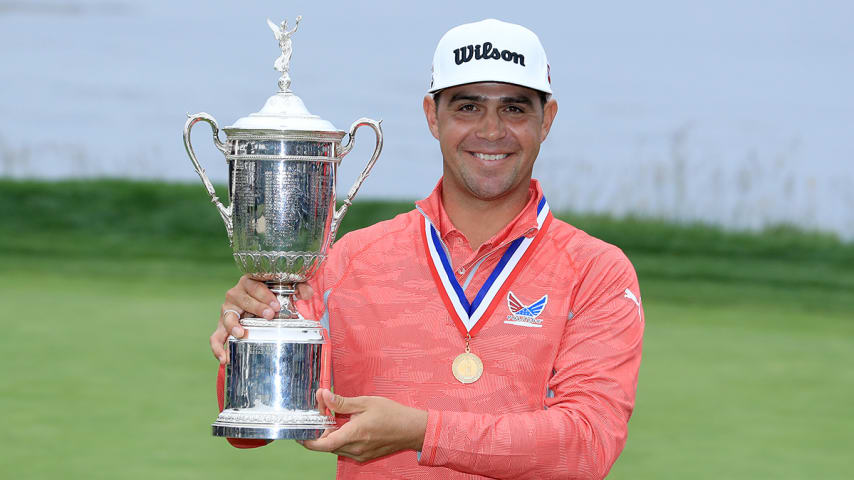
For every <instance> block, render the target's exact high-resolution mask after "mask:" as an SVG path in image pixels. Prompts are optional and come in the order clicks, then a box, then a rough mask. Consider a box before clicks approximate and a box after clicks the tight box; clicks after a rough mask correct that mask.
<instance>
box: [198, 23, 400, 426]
mask: <svg viewBox="0 0 854 480" xmlns="http://www.w3.org/2000/svg"><path fill="white" fill-rule="evenodd" d="M300 20H301V17H297V19H296V24H295V25H294V27H293V29H292V30H290V31H288V27H287V21H284V22H282V24H281V25H276V24H275V23H273V22H271V21H270V20H267V23H268V24H269V25H270V27H271V28H272V29H273V33H274V34H275V36H276V39H277V40H278V42H279V46H280V48H281V50H282V54H281V56H280V57H279V58H278V59H277V60H276V61H275V63H274V67H275V69H276V70H278V71H279V72H281V77H280V78H279V81H278V86H279V91H278V93H276V94H275V95H273V96H272V97H270V98H269V99H267V102H266V104H264V107H263V108H262V109H261V111H260V112H257V113H253V114H251V115H249V116H247V117H243V118H241V119H239V120H237V122H235V123H234V125H232V126H230V127H225V128H224V129H223V130H225V133H226V137H227V138H226V141H224V142H223V141H221V140H220V139H219V125H218V124H217V122H216V120H214V118H213V117H212V116H210V115H208V114H207V113H197V114H195V115H188V116H189V119H188V120H187V123H186V124H185V125H184V146H185V147H186V148H187V154H188V155H189V156H190V160H191V161H192V162H193V166H194V167H195V169H196V172H197V173H198V174H199V177H200V178H201V179H202V183H204V185H205V188H206V189H207V191H208V194H209V195H210V198H211V202H212V203H213V204H214V205H215V206H216V208H217V210H218V211H219V214H220V216H222V219H223V221H224V222H225V228H226V231H227V232H228V237H229V240H230V242H231V246H232V249H233V251H234V260H235V261H236V262H237V266H238V267H239V268H240V270H241V271H242V272H243V273H245V274H247V275H249V276H250V277H251V278H253V279H255V280H258V281H263V282H265V283H266V284H267V285H268V286H269V288H270V290H272V291H273V293H274V294H275V295H276V296H277V298H278V300H279V304H280V305H281V306H282V308H281V310H280V311H279V312H278V314H277V315H276V318H274V319H273V320H266V319H263V318H242V319H241V320H240V324H241V325H243V327H244V328H245V329H246V331H247V334H246V336H245V338H243V339H236V338H234V337H229V339H228V347H227V348H228V354H229V359H230V360H229V363H228V365H227V366H226V378H225V392H224V393H225V405H224V409H223V411H222V412H221V413H220V414H219V416H218V417H217V419H216V422H214V424H213V434H214V435H215V436H220V437H233V438H265V439H281V438H292V439H310V438H317V437H318V436H320V434H321V433H322V432H323V430H324V429H325V428H327V427H329V426H331V425H333V424H334V421H333V418H332V417H330V416H327V415H324V414H322V413H321V412H319V411H318V410H317V401H316V399H315V392H316V391H317V389H318V387H319V386H320V385H321V377H322V376H323V375H325V374H327V373H328V371H329V369H330V365H329V364H328V361H327V360H325V358H329V354H328V348H329V345H326V347H324V346H323V345H324V344H326V343H327V340H326V335H325V334H324V329H323V327H322V326H321V324H320V322H318V321H317V320H315V319H308V318H304V317H303V316H302V315H300V314H299V312H297V310H296V309H295V308H294V306H293V301H292V298H291V297H292V295H293V294H294V292H295V290H294V286H295V284H296V283H299V282H305V281H306V280H308V279H309V278H311V276H312V275H313V274H314V273H315V271H316V270H317V268H318V266H319V265H320V264H321V262H323V260H324V259H325V258H326V252H327V249H328V248H329V246H330V245H331V244H332V241H333V240H334V238H335V233H336V232H337V230H338V227H339V226H340V224H341V219H342V218H343V217H344V214H345V213H347V209H348V208H349V207H350V204H351V202H352V201H353V197H355V196H356V192H358V190H359V187H360V186H361V185H362V182H364V180H365V178H367V176H368V173H369V172H370V171H371V168H372V167H373V166H374V163H375V162H376V161H377V157H378V156H379V154H380V151H381V150H382V145H383V136H382V130H381V128H380V122H377V121H374V120H371V119H368V118H361V119H359V120H356V122H354V123H353V125H352V126H351V127H350V130H349V132H344V131H341V130H338V129H336V128H335V127H334V126H333V125H332V124H331V123H329V122H328V121H326V120H323V119H321V118H320V117H318V116H316V115H312V114H310V113H309V112H308V110H307V109H306V108H305V105H304V104H303V102H302V100H301V99H300V98H299V97H298V96H296V95H294V94H293V92H291V90H290V75H289V63H290V57H291V54H292V52H293V49H292V42H291V36H292V35H293V34H294V32H296V30H297V27H298V25H299V22H300ZM199 121H203V122H207V123H208V124H210V126H211V129H212V130H213V141H214V144H215V145H216V148H217V149H219V150H220V151H221V152H222V153H223V154H225V158H226V161H227V163H228V179H229V190H228V192H229V201H230V202H229V205H228V206H227V207H226V206H224V205H223V204H222V203H221V202H220V201H219V199H218V198H217V196H216V192H215V191H214V188H213V186H212V185H211V182H210V180H208V177H207V175H206V174H205V170H204V169H203V168H202V167H201V165H199V161H198V160H197V159H196V155H195V153H194V152H193V146H192V145H191V143H190V130H191V129H192V128H193V126H194V125H195V124H196V123H198V122H199ZM365 125H367V126H369V127H371V128H372V129H373V130H374V132H375V133H376V137H377V143H376V148H375V149H374V153H373V155H371V159H370V160H369V161H368V164H367V165H366V166H365V169H364V171H362V174H361V175H359V177H358V178H357V179H356V183H355V184H354V185H353V187H352V188H351V189H350V192H349V193H348V194H347V198H346V199H345V200H344V202H343V204H342V205H341V206H340V208H338V209H336V208H335V204H336V194H335V179H336V171H337V169H338V164H339V163H340V162H341V159H342V158H343V157H344V156H345V155H347V153H349V152H350V150H351V149H352V148H353V142H354V140H355V137H354V135H355V133H356V130H357V129H358V128H359V127H361V126H365ZM345 134H347V135H348V142H347V144H346V145H342V144H341V140H342V139H343V138H344V135H345ZM324 349H325V353H324V355H321V352H322V351H324ZM326 378H328V377H326Z"/></svg>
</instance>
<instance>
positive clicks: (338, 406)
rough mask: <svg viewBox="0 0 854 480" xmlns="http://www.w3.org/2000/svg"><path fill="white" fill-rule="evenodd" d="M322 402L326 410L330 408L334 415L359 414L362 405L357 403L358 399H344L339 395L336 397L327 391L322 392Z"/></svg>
mask: <svg viewBox="0 0 854 480" xmlns="http://www.w3.org/2000/svg"><path fill="white" fill-rule="evenodd" d="M322 392H323V393H322V395H323V402H324V403H325V404H326V406H327V407H328V408H331V409H332V410H333V411H335V413H345V414H349V413H359V412H361V411H362V410H364V409H363V408H362V405H361V403H362V402H360V401H359V398H358V397H356V398H353V397H350V398H348V397H344V396H341V395H336V394H334V393H332V392H330V391H329V390H325V389H324V390H322Z"/></svg>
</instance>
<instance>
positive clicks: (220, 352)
mask: <svg viewBox="0 0 854 480" xmlns="http://www.w3.org/2000/svg"><path fill="white" fill-rule="evenodd" d="M226 339H228V333H227V332H226V331H225V327H223V326H222V323H220V324H219V325H218V326H217V327H216V330H214V332H213V334H211V352H213V354H214V357H216V358H217V360H219V363H220V365H224V364H225V363H226V362H228V354H227V353H226V351H225V349H224V348H223V347H222V345H223V344H224V343H225V341H226Z"/></svg>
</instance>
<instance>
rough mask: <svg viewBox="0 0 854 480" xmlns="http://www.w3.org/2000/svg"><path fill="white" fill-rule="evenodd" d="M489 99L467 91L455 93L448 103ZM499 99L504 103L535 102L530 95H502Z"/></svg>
mask: <svg viewBox="0 0 854 480" xmlns="http://www.w3.org/2000/svg"><path fill="white" fill-rule="evenodd" d="M487 99H488V97H485V96H483V95H471V94H466V93H455V94H454V95H453V96H452V97H451V99H450V100H448V103H454V102H457V101H460V100H464V101H469V102H479V103H483V102H486V100H487ZM498 101H499V102H501V103H502V104H507V103H518V104H522V105H533V102H532V101H531V99H530V98H529V97H501V98H499V99H498Z"/></svg>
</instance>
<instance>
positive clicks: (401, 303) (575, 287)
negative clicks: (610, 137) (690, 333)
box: [211, 20, 644, 479]
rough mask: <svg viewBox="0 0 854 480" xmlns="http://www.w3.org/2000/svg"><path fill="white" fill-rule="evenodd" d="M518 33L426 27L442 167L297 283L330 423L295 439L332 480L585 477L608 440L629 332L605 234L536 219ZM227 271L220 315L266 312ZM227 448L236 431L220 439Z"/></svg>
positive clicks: (540, 211) (620, 434) (530, 110)
mask: <svg viewBox="0 0 854 480" xmlns="http://www.w3.org/2000/svg"><path fill="white" fill-rule="evenodd" d="M551 93H552V92H551V86H550V78H549V67H548V62H547V60H546V54H545V51H544V50H543V48H542V45H541V44H540V41H539V39H538V38H537V36H536V35H535V34H534V33H533V32H531V31H530V30H528V29H526V28H524V27H521V26H519V25H513V24H509V23H504V22H499V21H497V20H484V21H482V22H477V23H472V24H466V25H461V26H459V27H456V28H454V29H452V30H450V31H449V32H448V33H446V34H445V36H444V37H442V39H441V40H440V41H439V45H438V47H437V48H436V53H435V55H434V59H433V79H432V85H431V88H430V90H429V92H428V95H427V96H425V97H424V101H423V107H424V114H425V116H426V119H427V124H428V127H429V129H430V132H431V133H432V134H433V136H434V137H435V138H436V139H437V140H438V141H439V145H440V147H441V151H442V158H443V177H442V178H441V179H440V180H439V183H438V185H437V186H436V188H435V189H434V191H433V192H432V193H431V194H430V195H429V196H428V197H427V198H426V199H424V200H421V201H420V202H417V203H416V208H415V209H414V210H412V211H411V212H409V213H406V214H402V215H399V216H398V217H396V218H394V219H392V220H389V221H386V222H382V223H379V224H376V225H374V226H372V227H369V228H366V229H362V230H359V231H355V232H352V233H350V234H347V235H345V236H344V237H343V238H342V239H341V240H339V241H338V242H337V243H336V244H335V247H334V248H333V249H332V250H331V251H330V254H329V258H328V259H327V261H326V263H325V264H324V265H323V267H322V269H321V271H320V272H319V273H318V275H317V276H316V277H315V278H314V279H313V280H312V283H311V285H302V286H301V287H300V296H301V298H303V299H304V300H303V301H302V302H301V304H300V305H299V306H298V307H299V308H300V309H302V310H303V313H304V314H306V316H309V315H310V316H311V317H312V318H321V317H324V318H326V319H328V327H329V334H330V338H331V343H332V357H333V362H332V364H333V377H334V385H335V393H334V394H333V393H332V392H330V391H329V390H320V391H319V392H318V403H319V404H320V407H321V409H323V408H325V407H329V408H331V409H332V410H334V411H335V412H336V415H337V421H338V428H336V429H333V430H330V431H327V432H325V433H324V434H323V436H322V437H321V438H319V439H317V440H312V441H306V442H304V445H305V447H306V448H309V449H312V450H320V451H327V452H333V453H335V454H337V455H338V456H339V462H338V477H339V478H355V477H359V478H441V479H453V478H480V477H491V478H537V479H541V478H602V477H604V476H605V475H606V474H607V473H608V471H609V470H610V468H611V465H612V464H613V463H614V461H615V460H616V459H617V456H618V455H619V454H620V452H621V451H622V448H623V446H624V444H625V441H626V436H627V423H628V421H629V417H630V415H631V412H632V409H633V406H634V398H635V389H636V385H637V374H638V367H639V364H640V357H641V343H642V336H643V326H644V319H643V310H642V308H641V305H640V300H639V299H640V291H639V289H638V283H637V278H636V276H635V272H634V269H633V268H632V265H631V263H629V261H628V260H627V259H626V257H625V256H624V255H623V253H622V252H621V251H620V250H619V249H618V248H616V247H614V246H612V245H608V244H607V243H604V242H602V241H600V240H597V239H595V238H592V237H590V236H588V235H587V234H585V233H584V232H582V231H580V230H578V229H576V228H574V227H572V226H570V225H568V224H566V223H564V222H561V221H560V220H557V219H555V218H554V217H553V216H552V213H551V211H550V210H549V206H548V202H547V201H546V197H545V195H544V193H543V192H542V190H541V188H540V184H539V183H538V182H537V181H536V180H533V179H532V178H531V175H532V169H533V166H534V162H535V161H536V159H537V155H538V154H539V150H540V145H541V143H542V142H543V141H545V139H546V137H547V136H548V133H549V130H550V129H551V126H552V122H553V121H554V118H555V115H556V114H557V103H556V101H555V100H554V99H552V98H551ZM274 309H275V310H277V309H278V305H277V304H276V301H275V297H274V296H273V294H272V293H271V292H270V291H269V290H268V289H267V288H266V287H265V286H264V284H262V283H258V282H254V281H252V280H250V279H248V278H242V279H241V280H240V282H239V283H238V284H237V285H236V286H235V287H234V288H233V289H231V290H229V292H228V294H227V295H226V303H225V304H223V308H222V311H223V312H224V314H223V316H222V317H221V318H220V323H219V325H218V327H217V329H216V331H215V332H214V334H213V335H212V336H211V347H212V350H213V352H214V354H215V355H216V356H217V357H218V358H219V359H220V361H221V362H222V363H224V362H225V361H226V358H225V352H224V350H223V348H222V345H223V343H224V342H225V340H226V339H227V337H228V334H229V333H231V334H233V335H235V336H237V337H242V336H243V335H244V331H243V329H242V328H241V327H240V326H239V324H238V318H237V315H235V314H234V313H233V312H241V313H245V312H248V313H252V314H255V315H260V316H264V317H266V318H271V317H272V316H273V310H274ZM233 443H235V444H237V445H238V446H251V445H252V442H251V441H249V442H246V441H244V442H240V441H233Z"/></svg>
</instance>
